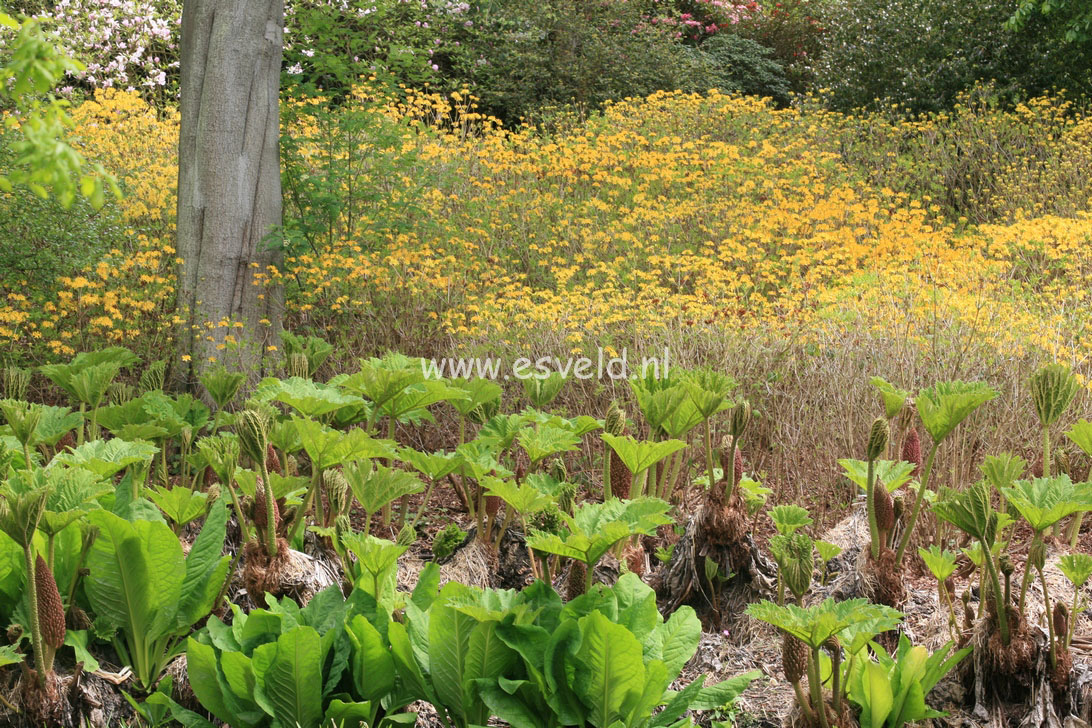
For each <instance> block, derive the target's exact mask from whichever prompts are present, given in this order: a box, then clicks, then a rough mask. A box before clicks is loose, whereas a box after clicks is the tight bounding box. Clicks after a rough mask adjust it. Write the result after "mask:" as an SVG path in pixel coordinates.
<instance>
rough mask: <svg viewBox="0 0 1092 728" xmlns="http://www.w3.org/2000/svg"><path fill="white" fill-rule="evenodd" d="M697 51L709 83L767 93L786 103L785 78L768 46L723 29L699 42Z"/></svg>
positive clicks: (779, 104)
mask: <svg viewBox="0 0 1092 728" xmlns="http://www.w3.org/2000/svg"><path fill="white" fill-rule="evenodd" d="M699 51H700V52H701V53H702V54H703V55H704V56H705V57H706V58H707V59H708V61H709V69H708V75H709V81H710V84H709V85H710V86H711V87H715V88H719V89H720V90H722V91H725V92H730V91H738V92H742V93H745V94H757V95H759V96H769V97H771V98H773V100H774V102H775V103H776V104H777V105H778V106H787V105H788V103H789V100H790V96H791V94H792V89H791V88H790V85H789V79H788V77H787V76H786V74H785V69H784V68H782V66H781V64H780V63H778V62H777V61H775V60H774V59H773V51H772V50H770V49H769V48H767V47H765V46H763V45H760V44H759V43H757V42H755V41H753V40H750V39H748V38H743V37H741V36H738V35H735V34H734V33H730V32H724V33H718V34H717V35H715V36H713V37H711V38H709V39H708V40H706V41H705V42H704V43H702V44H701V46H700V47H699Z"/></svg>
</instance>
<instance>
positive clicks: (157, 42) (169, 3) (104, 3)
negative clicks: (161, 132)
mask: <svg viewBox="0 0 1092 728" xmlns="http://www.w3.org/2000/svg"><path fill="white" fill-rule="evenodd" d="M12 6H13V7H12V8H11V9H12V10H14V11H15V12H17V13H23V14H26V15H30V16H35V17H38V18H39V19H40V20H41V22H42V26H43V27H44V28H45V29H46V31H47V33H48V34H49V35H50V36H51V37H52V39H53V41H54V43H55V44H56V45H57V47H58V48H62V49H64V50H66V51H68V52H70V53H71V54H72V55H73V56H74V57H75V58H76V60H78V61H80V62H82V63H83V64H84V65H85V66H87V68H86V70H84V71H82V72H80V73H78V74H76V75H74V76H73V77H72V84H71V85H70V86H68V87H67V88H65V89H62V91H63V92H66V93H69V94H71V93H73V92H80V91H91V90H93V89H96V88H118V89H124V90H129V91H132V90H139V91H140V92H141V93H142V94H143V95H144V96H145V97H146V98H150V99H154V100H156V101H157V103H163V102H165V101H166V100H167V99H174V98H175V97H176V95H177V93H178V34H179V29H180V23H181V20H182V2H181V0H58V2H55V3H45V2H40V1H38V0H31V1H29V2H17V3H12Z"/></svg>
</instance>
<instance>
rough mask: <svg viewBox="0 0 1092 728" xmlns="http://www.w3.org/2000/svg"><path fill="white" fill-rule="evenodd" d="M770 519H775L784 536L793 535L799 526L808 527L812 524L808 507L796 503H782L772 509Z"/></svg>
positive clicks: (775, 523)
mask: <svg viewBox="0 0 1092 728" xmlns="http://www.w3.org/2000/svg"><path fill="white" fill-rule="evenodd" d="M770 520H772V521H773V523H774V527H775V528H776V529H777V532H778V533H780V534H781V535H783V536H788V535H791V534H792V533H793V532H794V531H796V530H797V529H799V528H806V527H807V526H810V525H811V524H812V520H811V517H809V516H808V509H807V508H801V507H800V506H796V505H780V506H774V507H773V508H771V509H770Z"/></svg>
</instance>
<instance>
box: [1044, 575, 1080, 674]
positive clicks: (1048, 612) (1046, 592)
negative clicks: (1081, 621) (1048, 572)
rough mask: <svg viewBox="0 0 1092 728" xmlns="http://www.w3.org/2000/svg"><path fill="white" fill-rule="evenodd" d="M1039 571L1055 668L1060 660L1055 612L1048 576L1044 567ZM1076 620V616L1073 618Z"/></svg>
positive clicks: (1051, 655) (1052, 663) (1052, 666)
mask: <svg viewBox="0 0 1092 728" xmlns="http://www.w3.org/2000/svg"><path fill="white" fill-rule="evenodd" d="M1036 571H1038V572H1039V581H1040V582H1042V584H1043V606H1044V607H1046V623H1047V637H1048V638H1049V639H1050V667H1051V669H1053V668H1054V667H1055V666H1056V665H1057V662H1058V655H1057V650H1058V648H1057V645H1055V644H1054V613H1053V612H1052V611H1051V610H1050V591H1049V590H1048V589H1047V582H1046V577H1045V576H1043V570H1042V569H1038V568H1037V569H1036ZM1073 621H1076V617H1074V618H1073Z"/></svg>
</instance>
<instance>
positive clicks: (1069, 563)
mask: <svg viewBox="0 0 1092 728" xmlns="http://www.w3.org/2000/svg"><path fill="white" fill-rule="evenodd" d="M1058 568H1059V569H1061V571H1062V573H1063V574H1065V578H1067V579H1069V581H1070V582H1071V583H1072V584H1073V586H1074V587H1076V588H1077V589H1080V588H1081V587H1082V586H1084V584H1085V582H1087V581H1088V578H1089V577H1090V576H1092V556H1090V555H1088V554H1079V553H1078V554H1066V555H1065V556H1063V557H1061V558H1060V559H1058Z"/></svg>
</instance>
